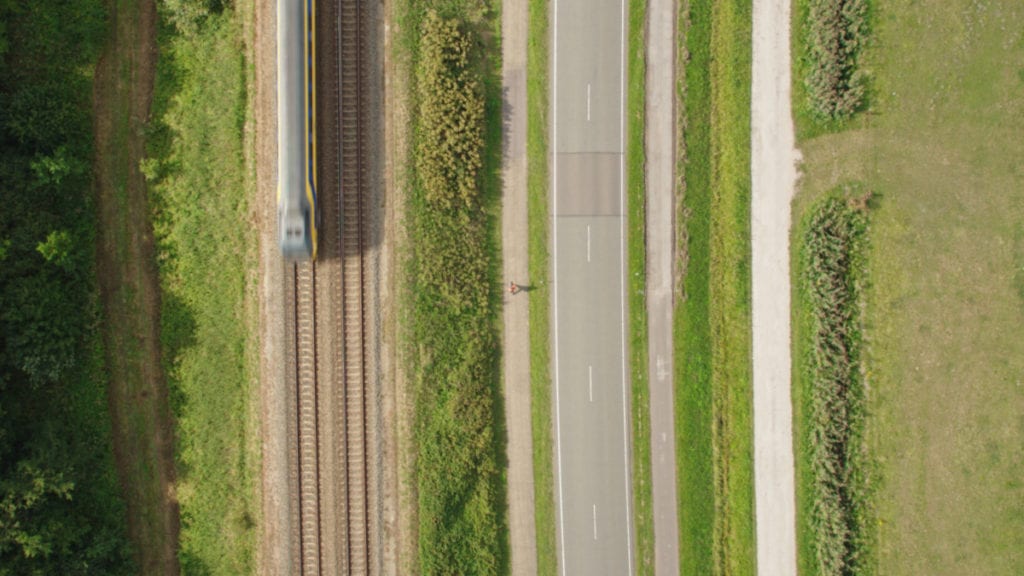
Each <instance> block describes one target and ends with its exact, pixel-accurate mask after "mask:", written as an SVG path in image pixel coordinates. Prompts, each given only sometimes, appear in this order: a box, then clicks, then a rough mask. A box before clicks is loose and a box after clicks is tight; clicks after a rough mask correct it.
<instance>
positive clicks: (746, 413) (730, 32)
mask: <svg viewBox="0 0 1024 576" xmlns="http://www.w3.org/2000/svg"><path fill="white" fill-rule="evenodd" d="M684 8H687V9H684V10H682V13H681V15H680V19H681V22H680V26H679V29H680V31H683V33H682V34H681V35H680V41H681V43H683V44H684V45H683V46H681V47H680V49H681V50H683V49H685V50H686V51H687V52H688V54H689V60H688V61H687V62H686V63H685V65H684V68H683V70H682V76H681V86H680V93H681V98H682V102H683V106H684V115H685V117H684V119H683V127H682V134H683V139H682V144H683V145H684V146H685V150H684V151H683V153H682V154H681V157H683V158H685V160H683V162H682V164H683V165H682V170H683V174H684V184H683V185H684V192H683V198H684V201H683V207H682V213H681V214H680V215H679V218H677V220H678V221H679V222H680V226H681V227H682V228H681V229H680V237H681V238H684V239H685V240H683V241H682V245H681V247H680V248H681V251H682V253H683V258H684V261H685V265H684V269H685V277H684V280H683V292H684V294H683V298H682V299H681V301H680V302H679V303H678V305H677V314H676V320H675V340H676V438H677V444H676V445H677V459H678V467H679V473H678V478H679V516H680V518H679V522H680V562H681V564H680V567H681V572H682V573H683V574H693V575H703V574H712V573H715V574H753V573H754V562H755V559H754V526H753V520H754V518H753V513H754V505H753V498H754V492H753V462H752V456H753V445H752V440H753V439H752V435H751V434H752V430H751V425H752V421H751V373H750V371H751V366H750V240H749V238H750V235H749V229H750V227H749V210H750V209H749V201H750V57H751V55H750V26H751V14H750V2H749V0H730V1H728V2H708V1H701V0H696V1H692V2H690V3H689V4H688V6H684Z"/></svg>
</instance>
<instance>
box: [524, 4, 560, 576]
mask: <svg viewBox="0 0 1024 576" xmlns="http://www.w3.org/2000/svg"><path fill="white" fill-rule="evenodd" d="M548 13H549V2H548V0H530V24H529V26H530V27H529V32H528V38H527V42H528V44H527V60H526V100H527V117H526V156H527V159H526V164H527V166H528V167H529V170H528V172H527V182H526V187H527V191H526V193H527V211H528V222H527V224H528V226H529V230H528V236H529V247H528V250H529V272H530V282H531V283H533V284H534V285H536V286H547V283H548V272H549V271H550V270H551V262H550V252H549V243H548V239H549V238H550V230H549V224H550V222H551V215H550V212H549V210H548V206H549V202H550V197H549V195H548V191H549V182H550V174H549V172H548V158H549V154H550V150H549V148H548V129H549V127H550V124H549V120H548V118H549V117H548V97H549V96H550V94H551V92H550V90H549V87H548V71H549V65H550V60H549V56H548V41H549V38H550V35H549V29H548ZM544 294H545V295H546V294H548V293H547V292H546V291H545V292H544ZM530 413H531V421H532V427H533V493H534V525H535V527H536V532H537V573H538V574H542V575H548V576H554V574H556V573H557V571H558V554H557V547H556V545H555V494H554V486H555V473H554V436H553V430H552V422H551V415H552V407H551V303H550V300H549V298H547V297H542V296H540V294H537V295H534V296H532V297H531V298H530Z"/></svg>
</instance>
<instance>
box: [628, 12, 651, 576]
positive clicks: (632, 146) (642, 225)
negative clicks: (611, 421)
mask: <svg viewBox="0 0 1024 576" xmlns="http://www.w3.org/2000/svg"><path fill="white" fill-rule="evenodd" d="M628 24H629V29H628V38H629V44H628V47H627V50H628V52H627V55H626V66H627V70H626V78H627V80H628V83H629V84H628V87H627V92H626V98H627V99H626V138H627V141H626V209H627V216H626V218H627V221H626V244H627V246H628V248H627V250H628V253H627V258H628V260H627V264H626V270H627V271H628V274H629V278H628V290H629V298H628V299H629V356H630V357H629V362H630V386H631V388H632V390H631V396H630V406H631V412H632V416H633V417H632V428H633V430H632V437H633V447H632V456H633V505H634V507H633V520H634V522H635V526H636V573H637V574H638V575H645V574H654V511H653V504H652V498H653V496H652V491H651V417H650V415H651V412H650V393H649V390H648V388H647V387H648V383H649V381H648V376H649V375H648V370H647V299H646V297H645V291H646V289H647V260H646V258H647V250H646V247H647V238H646V229H647V228H646V221H647V220H646V218H647V216H646V212H645V207H646V205H647V201H646V197H645V193H646V186H645V185H644V184H645V182H646V181H647V178H646V175H645V173H644V170H645V168H646V166H645V155H644V117H645V111H646V107H645V98H644V96H645V85H646V82H645V73H646V70H645V60H644V54H645V53H646V48H647V47H646V41H647V37H646V34H645V29H646V26H647V2H646V0H633V1H631V2H630V3H629V22H628Z"/></svg>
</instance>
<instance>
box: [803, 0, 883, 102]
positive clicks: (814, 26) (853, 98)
mask: <svg viewBox="0 0 1024 576" xmlns="http://www.w3.org/2000/svg"><path fill="white" fill-rule="evenodd" d="M867 20H868V0H809V1H808V14H807V19H806V21H805V22H804V31H803V34H804V51H805V53H804V58H805V59H806V61H807V66H806V70H807V73H806V77H805V78H804V84H805V85H806V87H807V93H808V97H809V99H810V104H811V108H812V110H813V111H814V113H815V114H817V115H818V116H821V117H822V118H825V119H830V120H835V119H841V118H848V117H850V116H852V115H853V113H854V112H856V111H857V110H858V109H859V108H860V107H861V105H862V104H863V102H864V90H865V88H864V86H865V77H864V76H865V75H864V73H863V71H862V70H860V69H859V68H858V63H859V56H860V52H861V49H862V48H863V47H864V44H865V41H866V39H867V33H868V22H867Z"/></svg>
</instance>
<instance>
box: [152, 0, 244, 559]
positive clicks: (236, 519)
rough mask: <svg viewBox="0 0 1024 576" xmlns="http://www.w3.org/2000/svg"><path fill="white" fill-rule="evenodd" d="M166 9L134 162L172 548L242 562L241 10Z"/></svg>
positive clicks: (184, 553) (194, 556)
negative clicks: (166, 418) (179, 20)
mask: <svg viewBox="0 0 1024 576" xmlns="http://www.w3.org/2000/svg"><path fill="white" fill-rule="evenodd" d="M247 6H249V5H247ZM241 9H242V7H240V8H239V10H241ZM249 9H251V6H249ZM163 16H164V18H165V20H164V21H163V22H164V24H163V27H162V30H161V33H160V46H161V55H160V61H159V65H158V70H157V81H156V94H155V97H154V114H153V115H154V118H155V120H156V121H155V122H154V123H153V125H151V128H150V131H151V133H150V135H149V136H150V137H149V156H150V158H149V159H148V160H146V161H145V163H144V168H143V170H144V171H145V172H146V174H147V177H148V179H149V184H150V199H151V203H152V205H153V209H154V212H155V222H154V227H155V230H156V234H157V238H158V259H159V262H160V282H161V289H162V310H161V323H162V343H163V360H164V364H165V369H166V371H167V375H168V386H169V388H170V394H171V406H172V409H173V411H174V417H175V424H176V445H175V451H176V460H177V470H178V479H177V480H178V481H177V486H176V489H177V497H178V501H179V504H180V507H181V537H180V549H179V552H178V555H179V558H180V560H181V566H182V570H183V571H185V572H188V573H203V574H242V573H252V572H254V571H255V570H256V565H255V559H256V540H257V534H258V529H257V522H258V519H259V501H258V499H257V497H256V489H257V485H258V483H259V479H260V446H259V426H258V424H257V421H256V418H257V415H256V414H257V410H258V408H257V406H258V405H257V403H256V402H257V400H256V396H255V394H256V373H255V371H256V369H257V368H256V366H257V347H258V342H257V339H256V337H255V336H254V334H255V333H256V315H255V314H256V309H257V307H256V303H255V292H254V288H255V286H254V284H253V279H252V277H251V275H250V272H251V271H252V270H254V269H255V268H256V246H257V238H256V234H255V232H254V229H253V228H252V227H250V226H244V225H240V224H241V223H245V222H248V221H250V220H251V215H250V212H249V202H250V198H251V195H252V189H253V182H252V181H251V180H250V178H249V176H247V174H246V171H245V164H244V151H243V145H244V140H243V139H244V131H243V126H244V124H245V121H246V114H247V93H246V88H245V87H246V70H247V68H246V66H245V62H246V60H245V54H244V53H243V52H242V51H241V50H240V48H241V42H242V40H243V38H242V22H241V18H242V17H243V14H242V13H241V12H235V11H232V10H225V11H224V12H223V13H221V14H218V15H208V16H205V17H204V18H202V19H201V20H200V24H198V25H196V27H195V29H194V30H192V31H191V32H188V33H183V32H181V31H180V30H178V29H175V28H173V27H171V25H170V19H169V18H170V15H169V13H164V14H163ZM249 16H251V14H249Z"/></svg>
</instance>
